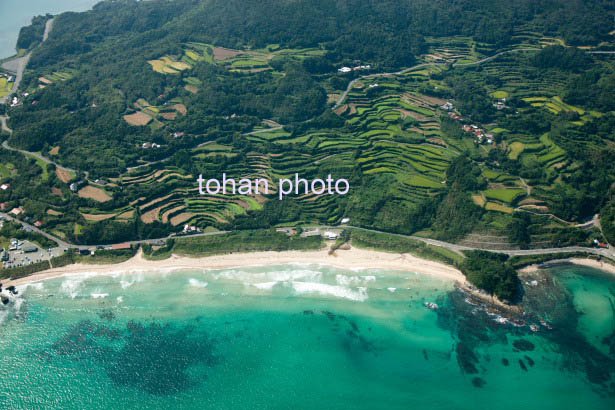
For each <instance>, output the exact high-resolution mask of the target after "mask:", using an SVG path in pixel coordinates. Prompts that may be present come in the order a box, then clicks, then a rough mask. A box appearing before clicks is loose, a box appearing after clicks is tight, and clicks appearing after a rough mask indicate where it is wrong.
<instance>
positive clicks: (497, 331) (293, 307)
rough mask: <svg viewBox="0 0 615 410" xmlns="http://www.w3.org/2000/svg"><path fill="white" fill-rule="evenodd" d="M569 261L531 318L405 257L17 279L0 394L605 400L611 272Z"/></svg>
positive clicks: (591, 404) (143, 402)
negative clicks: (433, 306) (382, 262)
mask: <svg viewBox="0 0 615 410" xmlns="http://www.w3.org/2000/svg"><path fill="white" fill-rule="evenodd" d="M576 269H577V268H576V267H574V268H570V267H564V268H557V269H554V270H552V271H551V273H553V274H554V277H555V278H556V280H555V281H556V282H557V283H556V284H555V285H557V286H555V285H554V287H553V288H550V292H552V293H553V294H555V292H559V294H558V296H557V297H561V298H564V299H563V300H567V301H568V302H569V306H572V308H571V309H572V313H570V312H568V313H567V315H568V316H569V317H568V316H566V317H567V319H566V320H565V323H564V322H561V321H560V322H558V321H557V319H556V318H549V319H550V320H551V321H552V322H551V323H552V324H553V325H554V329H553V330H552V331H547V330H546V329H541V331H539V332H536V333H534V332H532V331H530V330H529V328H528V327H515V326H512V325H510V324H499V323H497V322H496V321H495V320H494V319H493V316H492V315H490V314H489V313H488V312H486V311H485V310H484V309H483V308H482V307H480V306H479V307H477V306H473V305H471V304H469V303H467V302H466V301H465V299H466V297H467V296H466V295H464V294H462V293H461V292H460V291H457V290H455V289H454V287H453V283H452V282H450V281H445V280H441V279H437V278H433V277H429V276H424V275H418V274H415V273H410V272H394V271H383V270H354V271H343V270H339V269H332V268H327V267H320V266H316V265H287V266H272V267H260V268H249V269H227V270H219V271H205V270H200V271H185V272H152V273H132V274H116V275H109V276H88V275H78V276H69V277H62V278H56V279H51V280H48V281H45V282H41V283H36V284H30V285H23V286H20V288H19V289H20V295H19V296H18V298H17V299H15V300H13V301H12V302H11V304H10V305H9V306H10V307H9V308H8V309H4V310H0V320H1V321H2V325H1V328H0V357H2V360H0V372H1V374H2V375H3V377H2V378H0V391H2V392H3V393H2V394H0V407H2V408H5V409H49V408H54V409H101V408H108V409H111V408H112V409H151V408H156V409H167V408H168V409H171V408H172V409H203V408H211V409H322V408H327V409H375V408H387V409H408V408H415V409H491V408H494V407H496V406H497V408H501V409H519V408H527V409H529V408H532V409H568V408H570V409H572V408H592V409H611V408H613V404H614V403H615V396H614V395H613V394H614V392H615V385H613V381H614V379H613V374H611V373H609V372H611V371H612V367H611V365H612V363H611V362H609V360H611V361H612V360H613V359H614V358H615V354H614V353H613V352H611V351H609V348H608V340H609V326H610V325H609V323H611V322H609V320H613V307H612V306H613V304H612V303H613V302H614V301H615V296H613V295H614V294H613V293H612V292H613V289H614V287H615V279H614V278H613V277H612V276H611V277H609V276H604V275H603V276H600V275H598V276H595V275H587V272H586V271H583V269H585V268H579V269H580V270H576ZM558 286H559V287H558ZM588 292H591V294H590V295H588V294H587V293H588ZM594 295H596V297H597V298H598V300H599V301H600V302H595V298H594ZM528 297H532V296H531V295H529V296H528ZM554 297H555V296H554ZM603 300H606V301H609V300H610V301H611V304H610V305H609V303H604V302H603ZM427 301H428V302H435V303H438V305H439V306H440V308H439V309H438V310H437V311H433V310H430V309H428V308H426V307H425V306H424V303H425V302H427ZM0 309H1V308H0ZM537 309H538V308H537ZM577 309H579V310H578V311H577ZM575 312H576V313H575ZM579 312H580V313H582V314H579ZM540 314H542V315H544V313H543V312H541V313H540ZM609 315H610V316H609ZM594 319H597V320H594ZM529 321H530V319H528V323H529ZM558 324H561V326H562V328H561V329H559V328H558V327H555V326H558ZM567 326H574V329H578V332H579V334H580V335H581V336H580V337H579V338H578V339H575V338H574V337H575V334H576V333H575V331H574V330H570V328H568V327H567ZM564 330H565V331H564ZM611 330H612V329H611ZM604 339H606V340H607V341H606V342H604ZM588 346H589V347H588ZM591 346H594V347H595V349H594V350H592V348H591ZM577 350H578V351H577ZM588 350H589V351H591V355H589V356H587V354H586V353H585V352H587V351H588ZM589 361H601V362H602V363H604V366H603V369H604V370H605V371H606V372H607V377H611V378H610V379H607V380H606V381H605V379H604V377H602V378H601V377H597V376H596V375H595V374H594V373H593V372H588V370H587V369H588V364H587V363H589ZM614 372H615V371H614ZM598 376H604V374H602V373H601V374H598ZM590 379H591V380H590Z"/></svg>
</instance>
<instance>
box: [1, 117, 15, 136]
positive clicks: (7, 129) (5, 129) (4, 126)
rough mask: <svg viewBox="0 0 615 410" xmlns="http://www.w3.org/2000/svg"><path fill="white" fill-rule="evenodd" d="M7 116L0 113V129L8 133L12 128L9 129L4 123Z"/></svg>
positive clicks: (11, 131)
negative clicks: (0, 126) (0, 125)
mask: <svg viewBox="0 0 615 410" xmlns="http://www.w3.org/2000/svg"><path fill="white" fill-rule="evenodd" d="M8 118H9V117H7V116H5V115H0V123H1V124H2V131H6V132H8V133H9V134H12V133H13V130H11V129H10V128H9V127H8V126H7V125H6V120H8Z"/></svg>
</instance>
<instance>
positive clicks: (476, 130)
mask: <svg viewBox="0 0 615 410" xmlns="http://www.w3.org/2000/svg"><path fill="white" fill-rule="evenodd" d="M503 100H504V101H506V99H503ZM440 109H442V110H444V111H447V112H448V116H449V117H450V118H452V119H453V120H456V121H463V117H462V116H461V115H458V114H457V113H455V112H454V110H455V106H454V105H453V104H452V103H451V102H446V103H445V104H443V105H441V106H440ZM461 129H463V130H464V131H465V132H469V133H471V134H473V135H474V136H475V137H476V141H477V142H478V143H479V144H482V143H483V142H486V143H487V144H493V141H494V139H493V134H487V133H485V131H484V130H483V129H482V128H480V127H479V126H478V125H474V124H464V125H462V126H461Z"/></svg>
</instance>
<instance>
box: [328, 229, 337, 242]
mask: <svg viewBox="0 0 615 410" xmlns="http://www.w3.org/2000/svg"><path fill="white" fill-rule="evenodd" d="M338 236H339V235H338V234H336V233H335V232H331V231H327V232H325V239H327V240H329V241H334V240H336V239H337V237H338Z"/></svg>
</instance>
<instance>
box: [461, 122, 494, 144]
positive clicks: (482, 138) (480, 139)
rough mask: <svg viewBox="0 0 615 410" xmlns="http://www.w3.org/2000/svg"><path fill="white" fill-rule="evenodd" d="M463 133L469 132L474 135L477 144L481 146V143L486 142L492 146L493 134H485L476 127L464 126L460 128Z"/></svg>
mask: <svg viewBox="0 0 615 410" xmlns="http://www.w3.org/2000/svg"><path fill="white" fill-rule="evenodd" d="M461 128H462V129H463V130H464V131H465V132H469V133H471V134H474V136H475V137H476V141H477V142H478V143H479V144H482V143H483V141H485V142H487V144H493V134H486V133H485V131H484V130H483V129H482V128H480V127H479V126H478V125H474V124H472V125H467V124H466V125H464V126H463V127H461Z"/></svg>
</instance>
